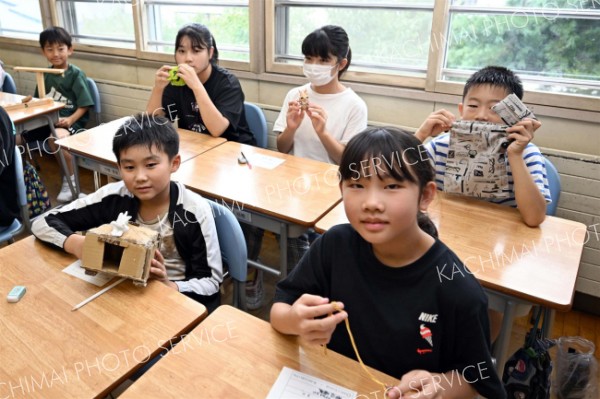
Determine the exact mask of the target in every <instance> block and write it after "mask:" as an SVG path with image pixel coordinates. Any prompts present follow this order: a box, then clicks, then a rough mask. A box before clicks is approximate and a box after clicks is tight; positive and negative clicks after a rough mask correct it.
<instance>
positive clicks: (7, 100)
mask: <svg viewBox="0 0 600 399" xmlns="http://www.w3.org/2000/svg"><path fill="white" fill-rule="evenodd" d="M23 98H25V96H21V95H18V94H10V93H4V92H0V106H3V105H7V104H15V103H20V102H21V99H23ZM64 107H65V104H63V103H59V102H56V101H54V102H53V103H52V104H49V105H41V106H37V107H29V108H22V109H18V110H11V111H7V113H8V116H9V117H10V119H11V120H12V121H13V123H14V124H15V129H16V131H17V134H21V133H23V132H24V131H25V130H32V129H37V128H39V127H42V126H49V127H50V133H51V134H52V136H53V137H54V138H58V136H57V135H56V130H55V129H54V124H55V123H56V122H58V118H59V111H60V110H61V109H62V108H64ZM27 148H28V147H27ZM58 156H59V163H60V167H61V169H62V171H63V174H64V175H65V176H68V175H69V173H68V169H67V163H66V161H65V157H64V155H63V153H62V152H58ZM67 182H68V184H69V187H70V188H71V192H72V193H75V187H73V186H72V185H71V180H70V179H67Z"/></svg>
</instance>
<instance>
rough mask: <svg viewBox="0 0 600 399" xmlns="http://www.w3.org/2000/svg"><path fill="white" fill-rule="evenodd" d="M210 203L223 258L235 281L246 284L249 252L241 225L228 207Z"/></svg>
mask: <svg viewBox="0 0 600 399" xmlns="http://www.w3.org/2000/svg"><path fill="white" fill-rule="evenodd" d="M208 202H209V203H210V206H211V208H212V212H213V216H214V218H215V224H216V226H217V236H218V238H219V246H220V247H221V256H222V257H223V260H224V261H225V262H227V265H228V266H229V274H230V275H231V277H232V278H233V279H235V280H237V281H239V282H245V281H246V275H247V274H248V250H247V249H246V240H245V239H244V232H243V231H242V228H241V227H240V223H239V222H238V221H237V219H236V217H235V215H234V214H233V212H231V210H229V209H228V208H227V207H225V206H223V205H220V204H217V203H216V202H213V201H208Z"/></svg>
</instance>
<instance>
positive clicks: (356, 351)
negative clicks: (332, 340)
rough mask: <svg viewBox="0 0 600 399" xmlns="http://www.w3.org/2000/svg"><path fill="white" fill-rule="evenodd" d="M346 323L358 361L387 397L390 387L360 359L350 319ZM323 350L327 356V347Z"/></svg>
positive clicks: (338, 309) (336, 309)
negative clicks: (376, 376)
mask: <svg viewBox="0 0 600 399" xmlns="http://www.w3.org/2000/svg"><path fill="white" fill-rule="evenodd" d="M331 305H332V306H333V309H335V311H336V312H341V311H342V309H340V308H339V306H338V304H337V302H335V301H332V302H331ZM344 321H345V322H346V330H348V335H349V336H350V342H351V343H352V348H353V349H354V353H355V354H356V358H357V359H358V362H359V363H360V365H361V367H362V368H363V370H365V372H366V373H367V374H368V375H369V377H370V378H371V380H373V381H374V382H375V383H377V384H379V385H381V386H382V387H383V393H384V394H385V395H386V396H387V389H388V386H387V385H386V384H384V383H383V382H381V381H379V380H378V379H377V378H375V376H374V375H373V374H371V372H370V371H369V369H368V368H367V366H365V363H364V362H363V360H362V359H361V357H360V354H359V353H358V348H357V347H356V342H354V336H353V335H352V331H350V322H349V321H348V318H346V320H344ZM323 348H324V349H323V351H324V353H325V354H327V345H323Z"/></svg>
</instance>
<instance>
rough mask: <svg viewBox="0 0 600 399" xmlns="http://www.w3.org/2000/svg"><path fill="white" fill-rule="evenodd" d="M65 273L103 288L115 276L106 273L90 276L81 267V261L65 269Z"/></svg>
mask: <svg viewBox="0 0 600 399" xmlns="http://www.w3.org/2000/svg"><path fill="white" fill-rule="evenodd" d="M63 272H64V273H67V274H70V275H71V276H73V277H77V278H78V279H80V280H83V281H87V282H88V283H92V284H94V285H95V286H98V287H102V286H103V285H104V284H106V283H108V282H109V281H110V280H112V278H113V277H114V276H111V275H110V274H105V273H98V274H96V275H95V276H90V275H89V274H85V269H84V268H83V267H81V259H78V260H76V261H75V262H73V263H71V264H70V265H69V266H67V267H65V268H64V269H63Z"/></svg>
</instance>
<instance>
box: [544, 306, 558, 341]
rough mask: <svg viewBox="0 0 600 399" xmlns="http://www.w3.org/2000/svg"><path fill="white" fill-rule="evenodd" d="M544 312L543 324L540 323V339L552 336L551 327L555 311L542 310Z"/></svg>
mask: <svg viewBox="0 0 600 399" xmlns="http://www.w3.org/2000/svg"><path fill="white" fill-rule="evenodd" d="M543 310H544V322H543V323H542V338H550V335H551V334H552V327H553V326H554V316H555V314H556V310H554V309H549V308H543Z"/></svg>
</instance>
